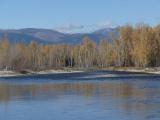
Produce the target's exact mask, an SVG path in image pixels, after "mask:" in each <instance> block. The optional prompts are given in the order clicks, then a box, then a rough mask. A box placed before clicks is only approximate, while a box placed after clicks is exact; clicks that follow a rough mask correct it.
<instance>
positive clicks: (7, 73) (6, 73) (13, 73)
mask: <svg viewBox="0 0 160 120" xmlns="http://www.w3.org/2000/svg"><path fill="white" fill-rule="evenodd" d="M78 72H84V71H81V70H68V69H67V70H62V69H59V70H53V69H52V70H43V71H32V70H23V71H9V70H0V77H13V76H28V75H42V74H60V73H78Z"/></svg>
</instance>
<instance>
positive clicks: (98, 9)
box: [0, 0, 160, 32]
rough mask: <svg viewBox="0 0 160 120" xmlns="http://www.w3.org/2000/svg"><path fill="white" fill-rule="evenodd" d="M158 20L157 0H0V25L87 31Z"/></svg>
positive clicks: (3, 26) (159, 10) (159, 11)
mask: <svg viewBox="0 0 160 120" xmlns="http://www.w3.org/2000/svg"><path fill="white" fill-rule="evenodd" d="M139 22H145V23H148V24H150V25H155V24H157V23H160V0H0V28H2V29H18V28H26V27H27V28H28V27H35V28H51V29H57V30H59V31H63V32H79V31H82V32H83V31H90V30H92V29H99V28H103V27H114V26H116V25H123V24H126V23H131V24H135V23H139Z"/></svg>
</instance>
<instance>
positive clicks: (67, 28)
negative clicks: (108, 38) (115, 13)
mask: <svg viewBox="0 0 160 120" xmlns="http://www.w3.org/2000/svg"><path fill="white" fill-rule="evenodd" d="M114 27H116V25H115V24H113V23H112V22H108V21H107V22H101V23H97V24H88V25H74V24H66V25H64V26H60V27H57V28H55V29H56V30H57V31H59V32H63V33H83V32H84V33H86V32H93V31H95V30H98V29H104V28H114Z"/></svg>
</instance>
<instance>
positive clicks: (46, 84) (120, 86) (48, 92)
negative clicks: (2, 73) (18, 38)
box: [0, 72, 160, 120]
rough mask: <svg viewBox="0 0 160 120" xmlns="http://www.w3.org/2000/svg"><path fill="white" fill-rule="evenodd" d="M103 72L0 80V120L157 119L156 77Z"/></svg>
mask: <svg viewBox="0 0 160 120" xmlns="http://www.w3.org/2000/svg"><path fill="white" fill-rule="evenodd" d="M104 74H112V72H92V73H74V74H58V75H40V76H30V77H17V78H16V77H13V78H0V120H160V77H158V76H150V75H144V76H143V75H140V76H139V74H138V75H137V74H136V75H132V74H131V75H130V77H116V78H112V77H111V78H107V77H97V78H96V76H95V75H97V76H98V75H99V76H100V75H104ZM116 74H117V75H121V74H124V75H125V74H127V75H128V73H116ZM91 76H95V77H91Z"/></svg>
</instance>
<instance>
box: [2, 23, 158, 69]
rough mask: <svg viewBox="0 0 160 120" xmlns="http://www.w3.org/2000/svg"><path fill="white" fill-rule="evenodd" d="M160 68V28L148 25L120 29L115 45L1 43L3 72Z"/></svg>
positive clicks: (88, 42) (85, 39)
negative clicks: (93, 68) (70, 68)
mask: <svg viewBox="0 0 160 120" xmlns="http://www.w3.org/2000/svg"><path fill="white" fill-rule="evenodd" d="M158 66H160V25H157V26H155V27H151V26H149V25H146V24H138V25H136V26H132V25H125V26H122V27H119V35H118V36H114V35H113V34H112V41H107V40H101V41H100V43H99V44H98V45H97V44H96V43H95V42H93V41H92V40H91V39H90V38H88V37H84V39H83V41H82V43H80V44H76V45H67V44H52V45H48V44H45V45H42V44H38V43H36V42H34V40H33V42H31V43H30V44H24V43H16V44H10V43H9V42H8V41H7V40H6V39H5V38H4V40H1V42H0V69H1V70H3V69H7V70H24V69H30V70H43V69H55V68H62V67H75V68H91V67H99V68H106V67H158Z"/></svg>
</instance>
